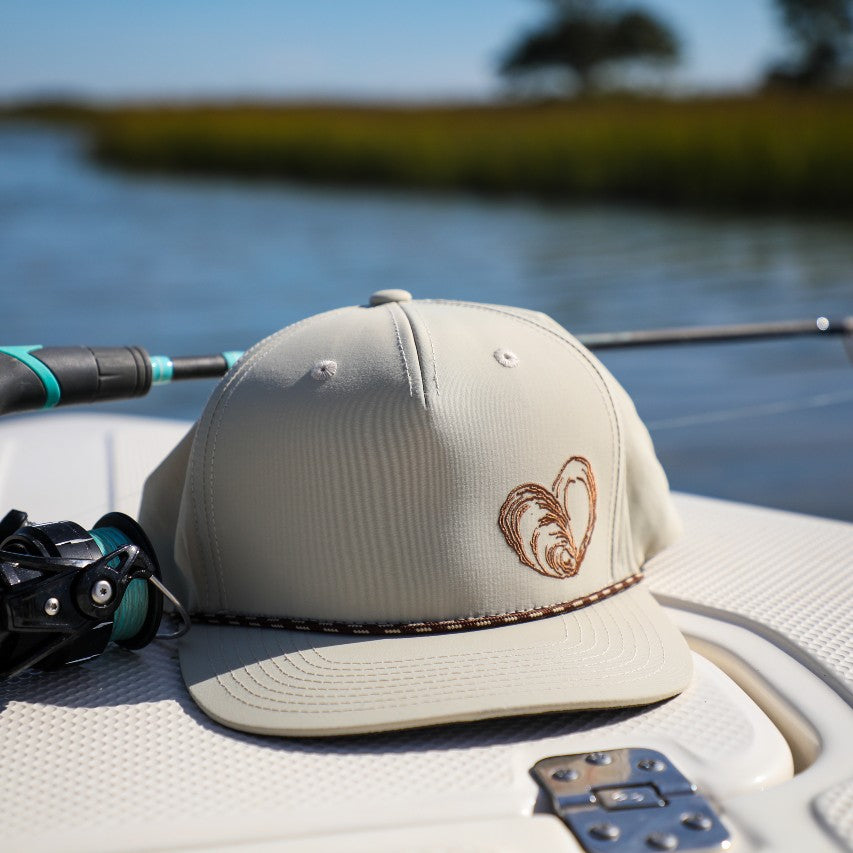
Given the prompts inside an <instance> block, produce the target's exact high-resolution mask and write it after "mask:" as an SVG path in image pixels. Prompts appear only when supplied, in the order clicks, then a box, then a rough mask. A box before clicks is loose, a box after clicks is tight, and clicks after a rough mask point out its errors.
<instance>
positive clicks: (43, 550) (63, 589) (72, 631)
mask: <svg viewBox="0 0 853 853" xmlns="http://www.w3.org/2000/svg"><path fill="white" fill-rule="evenodd" d="M164 596H165V597H166V598H168V599H169V600H170V601H171V602H172V604H173V605H174V606H175V609H176V611H177V613H178V615H179V616H180V617H181V619H182V621H183V625H182V627H181V628H180V629H178V631H176V632H175V633H173V634H170V635H168V637H165V638H167V639H172V638H176V637H179V636H181V635H182V634H184V633H186V630H187V629H188V628H189V624H190V622H189V617H188V616H187V613H186V611H185V610H184V608H183V607H182V606H181V604H180V603H179V602H178V601H177V599H176V598H175V597H174V596H173V595H172V594H171V593H170V592H169V590H167V589H166V587H165V586H163V583H162V581H161V580H160V567H159V565H158V564H157V556H156V554H155V553H154V548H153V547H152V546H151V543H150V542H149V541H148V537H147V536H146V535H145V533H144V531H143V530H142V528H141V527H140V526H139V525H138V524H137V523H136V522H135V521H134V520H133V519H132V518H130V516H127V515H124V514H123V513H120V512H111V513H109V514H108V515H105V516H104V517H103V518H101V519H100V520H99V521H98V522H97V523H96V524H95V526H94V528H93V529H92V530H85V529H84V528H82V527H81V526H80V525H79V524H75V523H74V522H73V521H57V522H53V523H50V524H31V523H29V522H28V521H27V514H26V513H24V512H21V511H20V510H14V509H13V510H11V511H10V512H8V513H7V514H6V516H5V517H4V518H3V519H2V521H0V679H3V678H9V677H10V676H13V675H17V674H18V673H19V672H22V671H23V670H25V669H28V668H29V667H33V666H35V667H38V668H39V669H58V668H59V667H62V666H65V665H66V664H71V663H79V662H81V661H85V660H89V659H90V658H93V657H95V656H97V655H99V654H100V653H101V652H102V651H104V649H105V648H106V647H107V644H108V643H109V642H111V641H112V642H114V643H117V644H118V645H119V646H123V647H124V648H126V649H141V648H142V647H143V646H146V645H148V643H150V642H151V641H152V640H153V639H154V638H155V637H157V636H160V637H161V638H163V635H158V634H157V629H158V628H159V625H160V619H161V617H162V615H163V597H164Z"/></svg>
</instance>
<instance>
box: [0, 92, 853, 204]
mask: <svg viewBox="0 0 853 853" xmlns="http://www.w3.org/2000/svg"><path fill="white" fill-rule="evenodd" d="M3 117H5V118H35V119H41V120H46V121H54V122H64V123H68V122H70V123H74V124H78V125H82V126H84V127H86V128H89V129H91V132H92V134H93V143H92V154H93V156H94V157H95V158H96V160H98V161H99V162H102V163H105V164H109V165H110V166H113V167H119V168H123V169H130V170H136V171H156V172H166V173H171V174H187V175H223V176H229V177H237V178H240V177H245V178H255V179H260V178H262V179H284V180H290V181H304V182H310V183H317V184H331V185H339V186H364V187H399V188H412V189H423V190H433V191H435V190H439V191H454V190H459V191H465V192H468V193H471V192H473V193H478V194H483V195H492V196H522V197H530V198H536V199H544V200H548V201H553V202H575V201H617V202H618V201H626V202H642V203H650V204H654V205H658V206H665V207H676V208H677V207H689V208H698V209H737V210H741V211H780V212H809V213H821V214H833V215H841V216H849V215H851V214H853V94H851V93H839V94H821V95H816V94H782V93H769V94H762V95H753V96H744V97H719V98H711V97H707V98H696V99H690V100H664V99H649V98H627V97H619V98H617V97H613V98H602V99H588V100H586V99H585V100H578V101H571V102H565V103H542V104H523V103H518V104H515V103H507V104H495V105H483V104H477V105H457V104H451V105H444V106H442V105H436V106H423V105H414V106H407V105H353V104H346V103H345V104H339V105H333V104H271V103H260V104H240V103H237V104H198V105H193V104H187V103H181V104H171V105H170V104H155V105H132V106H108V107H90V106H85V105H74V104H54V105H49V104H34V105H29V106H27V105H19V106H16V107H14V108H7V109H5V110H2V111H0V118H3Z"/></svg>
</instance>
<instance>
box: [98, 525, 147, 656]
mask: <svg viewBox="0 0 853 853" xmlns="http://www.w3.org/2000/svg"><path fill="white" fill-rule="evenodd" d="M89 535H90V536H91V537H92V539H94V540H95V544H96V545H97V546H98V548H99V549H100V551H101V553H102V554H109V553H110V551H115V550H116V548H121V547H122V545H133V544H135V543H133V542H132V541H131V540H130V539H128V537H127V536H125V534H124V533H123V532H122V531H121V530H118V529H117V528H115V527H96V528H95V529H94V530H90V531H89ZM147 613H148V581H145V580H142V579H141V578H136V579H135V580H132V581H131V582H130V583H129V584H128V587H127V589H126V590H125V593H124V598H122V600H121V604H120V605H119V608H118V610H116V612H115V615H114V616H113V630H112V633H111V634H110V640H111V641H112V642H114V643H118V642H121V641H122V640H130V639H132V638H133V637H135V636H136V635H137V634H139V633H140V631H141V630H142V627H143V625H144V623H145V617H146V614H147Z"/></svg>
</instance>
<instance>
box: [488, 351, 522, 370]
mask: <svg viewBox="0 0 853 853" xmlns="http://www.w3.org/2000/svg"><path fill="white" fill-rule="evenodd" d="M492 355H494V357H495V361H497V363H498V364H500V365H501V366H502V367H518V356H517V355H516V354H515V353H514V352H513V351H512V350H511V349H507V348H506V347H498V348H497V349H496V350H495V351H494V352H493V353H492Z"/></svg>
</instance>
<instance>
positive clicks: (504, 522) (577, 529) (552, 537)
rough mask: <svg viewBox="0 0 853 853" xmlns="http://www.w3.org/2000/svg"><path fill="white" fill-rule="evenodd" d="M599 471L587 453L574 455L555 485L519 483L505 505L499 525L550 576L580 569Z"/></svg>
mask: <svg viewBox="0 0 853 853" xmlns="http://www.w3.org/2000/svg"><path fill="white" fill-rule="evenodd" d="M595 500H596V488H595V476H594V475H593V473H592V467H591V466H590V464H589V461H588V460H587V459H584V457H583V456H572V457H571V458H570V459H569V460H568V461H567V462H566V464H565V465H563V467H562V468H561V469H560V473H559V474H557V477H556V479H555V480H554V484H553V486H552V487H551V489H550V490H549V489H547V488H545V486H540V485H539V484H538V483H523V484H522V485H520V486H516V487H515V488H514V489H513V490H512V491H511V492H510V493H509V495H508V496H507V499H506V500H505V501H504V504H503V506H502V507H501V513H500V517H499V518H498V525H499V526H500V528H501V531H502V532H503V535H504V538H505V539H506V541H507V544H508V545H509V546H510V548H512V549H513V550H514V551H515V553H516V554H518V559H519V560H520V561H521V562H522V563H524V565H525V566H530V568H531V569H533V570H534V571H537V572H539V574H542V575H547V576H548V577H551V578H570V577H573V576H574V575H576V574H577V573H578V571H579V570H580V567H581V563H582V562H583V558H584V556H585V555H586V549H587V546H588V545H589V540H590V538H591V536H592V531H593V528H594V527H595Z"/></svg>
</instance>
